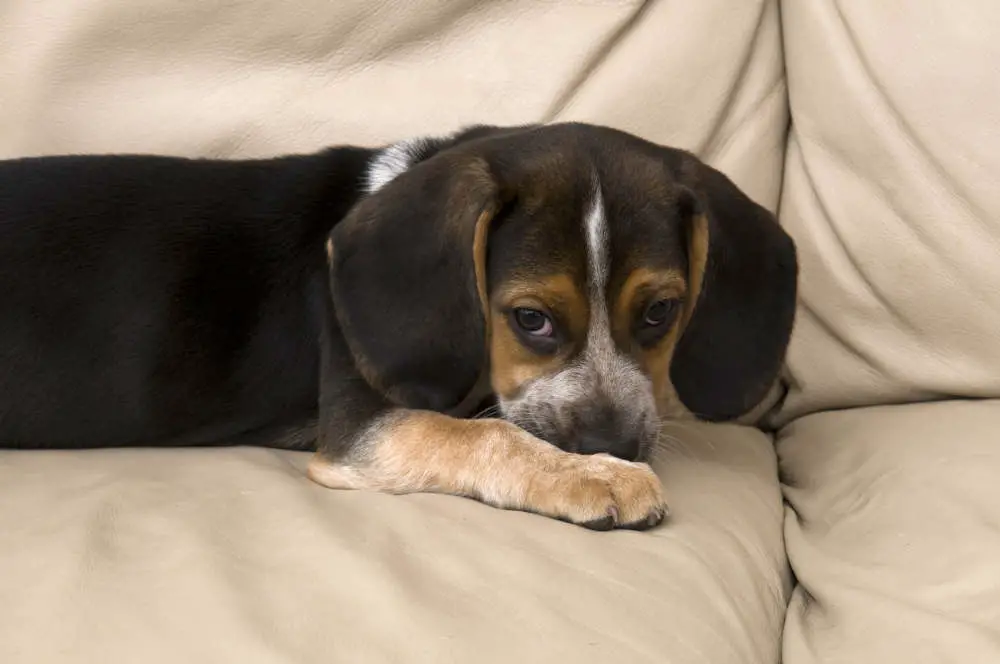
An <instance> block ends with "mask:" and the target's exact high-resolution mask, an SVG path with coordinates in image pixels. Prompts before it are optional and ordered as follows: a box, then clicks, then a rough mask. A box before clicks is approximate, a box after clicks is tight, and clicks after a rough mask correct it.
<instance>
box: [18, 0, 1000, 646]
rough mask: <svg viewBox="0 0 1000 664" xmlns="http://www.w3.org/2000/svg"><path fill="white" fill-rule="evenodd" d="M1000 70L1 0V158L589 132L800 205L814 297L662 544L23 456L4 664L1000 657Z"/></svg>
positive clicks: (371, 7) (318, 1)
mask: <svg viewBox="0 0 1000 664" xmlns="http://www.w3.org/2000/svg"><path fill="white" fill-rule="evenodd" d="M998 63H1000V3H998V2H996V1H995V0H961V1H959V2H943V1H942V0H908V1H907V2H905V3H904V2H888V1H885V2H883V1H871V0H854V1H849V0H841V1H839V2H834V1H833V0H787V1H786V2H783V3H780V6H779V3H778V2H776V1H768V0H754V1H751V0H740V1H736V0H674V1H669V2H668V1H666V0H661V1H658V2H657V1H650V2H639V1H637V0H565V1H556V0H506V1H504V2H500V1H492V2H471V1H468V0H437V1H432V0H419V1H412V2H411V1H408V0H396V1H393V2H388V1H375V0H353V1H350V2H346V1H342V2H329V1H328V0H296V1H295V2H282V1H281V0H259V1H258V0H200V1H198V2H177V1H176V0H73V1H72V2H70V1H68V0H5V2H3V3H2V4H0V156H2V157H13V156H19V155H29V154H43V153H63V152H109V151H117V152H121V151H143V152H160V153H168V154H184V155H214V156H234V157H235V156H247V155H271V154H276V153H281V152H289V151H298V150H310V149H314V148H318V147H320V146H324V145H327V144H330V143H339V142H357V143H364V144H377V143H382V142H385V141H388V140H390V139H395V138H400V137H405V136H409V135H413V134H421V133H425V132H438V131H443V130H448V129H451V128H455V127H458V126H460V125H462V124H465V123H471V122H496V123H520V122H526V121H539V120H562V119H579V120H587V121H592V122H598V123H603V124H609V125H613V126H616V127H620V128H623V129H626V130H630V131H633V132H635V133H638V134H640V135H642V136H645V137H647V138H649V139H652V140H655V141H659V142H662V143H667V144H672V145H677V146H681V147H685V148H689V149H691V150H693V151H695V152H697V153H698V154H700V155H702V156H703V157H704V158H705V159H706V160H708V161H709V162H711V163H712V164H714V165H716V166H718V167H719V168H721V169H722V170H724V171H726V172H727V173H728V174H730V175H731V176H732V177H733V178H734V179H735V180H736V181H737V182H738V183H739V184H740V185H742V186H743V187H744V188H745V189H746V190H747V191H748V192H749V193H750V194H751V195H752V196H753V197H754V198H755V199H757V200H758V201H760V202H761V203H763V204H764V205H767V206H770V207H771V208H772V209H775V210H780V218H781V220H782V222H783V223H784V224H785V225H786V226H787V228H788V229H789V230H790V231H791V232H792V233H793V234H794V236H795V237H796V239H797V241H798V245H799V249H800V255H801V259H802V281H801V307H800V313H799V317H798V323H797V330H796V334H795V337H794V342H793V344H792V347H791V350H790V354H789V361H788V372H787V373H788V378H789V381H790V382H791V384H792V391H791V394H790V396H789V398H788V400H787V403H786V406H785V408H784V409H783V411H782V412H781V414H780V417H779V422H778V423H779V424H780V425H781V426H780V429H779V431H778V433H777V436H776V441H775V439H773V438H772V437H769V436H767V435H765V434H763V433H760V432H759V431H757V430H752V429H749V428H741V427H737V426H696V425H684V426H680V425H677V426H672V427H669V428H668V430H667V431H666V432H665V435H664V440H663V444H662V446H661V449H659V450H658V451H657V454H656V457H655V460H654V461H655V463H654V465H655V468H656V470H657V471H658V472H659V473H660V474H661V475H662V477H663V480H664V482H665V484H666V487H667V489H668V492H669V495H670V499H671V504H672V507H673V514H674V515H675V516H674V520H673V521H672V522H671V523H670V524H669V525H667V526H665V527H663V528H660V529H658V530H655V531H653V532H650V533H635V532H613V533H593V532H588V531H586V530H583V529H580V528H576V527H574V526H570V525H566V524H562V523H558V522H555V521H550V520H546V519H543V518H540V517H536V516H531V515H528V514H520V513H514V512H503V511H499V510H495V509H491V508H488V507H484V506H482V505H480V504H477V503H475V502H472V501H469V500H463V499H459V498H450V497H442V496H431V495H415V496H407V497H389V496H383V495H373V494H367V493H341V492H333V491H328V490H324V489H321V488H319V487H317V486H315V485H313V484H311V483H310V482H308V481H307V480H306V479H305V478H304V476H303V474H302V470H303V466H304V463H305V461H306V458H305V457H304V456H303V455H299V454H283V453H278V452H274V451H270V450H263V449H228V450H197V451H191V450H187V451H184V450H145V451H135V450H114V451H103V452H84V453H64V452H49V453H35V452H31V453H27V452H3V453H0V662H2V663H3V664H47V663H49V662H73V663H76V662H91V663H95V664H105V663H111V662H129V663H132V662H136V663H142V664H156V663H159V662H164V663H166V662H170V663H176V662H197V663H201V662H227V663H228V662H240V663H241V664H252V663H262V664H263V663H268V664H270V663H275V664H277V663H286V662H303V663H306V662H317V663H319V662H435V663H436V662H455V663H467V662H497V663H500V662H503V663H508V662H573V663H582V662H671V663H673V664H689V663H690V664H693V663H699V664H701V663H705V662H708V663H712V664H715V663H718V664H730V663H731V664H757V663H774V662H777V661H779V659H780V658H781V657H782V656H783V657H784V661H785V662H788V663H790V664H812V663H819V662H830V663H833V662H837V663H841V662H843V663H851V664H856V663H867V662H872V663H874V664H895V663H897V662H898V663H906V664H918V663H923V662H935V663H937V662H961V663H963V664H978V663H983V664H991V663H992V664H995V663H997V662H1000V64H998ZM0 223H2V220H0ZM0 289H2V285H0ZM0 371H2V367H0ZM0 409H2V404H0ZM775 443H776V444H775Z"/></svg>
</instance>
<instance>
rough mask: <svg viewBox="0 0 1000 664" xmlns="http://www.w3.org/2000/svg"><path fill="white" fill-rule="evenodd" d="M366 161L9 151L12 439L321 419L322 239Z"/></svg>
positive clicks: (4, 203) (2, 434)
mask: <svg viewBox="0 0 1000 664" xmlns="http://www.w3.org/2000/svg"><path fill="white" fill-rule="evenodd" d="M370 156H371V152H370V151H368V150H363V149H354V148H338V149H334V150H329V151H327V152H324V153H319V154H317V155H309V156H297V157H285V158H280V159H272V160H256V161H217V160H187V159H180V158H171V157H149V156H87V157H72V156H67V157H41V158H32V159H20V160H13V161H7V162H0V284H2V293H0V441H2V444H3V445H4V446H7V447H10V446H14V447H19V446H29V447H42V446H48V447H91V446H116V445H126V444H131V445H134V444H144V443H147V444H164V443H173V444H198V443H208V442H217V441H219V440H224V439H225V438H226V437H227V436H230V435H235V434H238V433H244V432H247V431H252V430H254V429H256V428H258V427H263V426H266V425H269V424H272V423H275V422H283V423H287V422H294V421H295V420H296V419H297V418H299V417H302V418H306V417H310V416H314V412H315V409H316V398H317V397H316V395H317V389H318V388H317V366H318V359H317V353H318V351H317V342H316V338H317V335H318V329H319V323H318V316H319V311H318V309H319V307H320V306H321V305H322V299H321V298H322V297H323V293H324V292H325V288H326V284H325V277H326V271H325V269H324V256H323V242H324V241H325V238H326V236H327V233H328V232H329V230H330V228H331V227H332V226H333V225H334V224H335V223H336V221H337V220H339V219H340V218H341V217H342V216H343V214H344V213H345V212H346V211H347V209H348V208H349V207H350V205H351V204H352V203H353V202H354V200H355V199H356V198H357V196H358V195H359V191H360V187H361V185H362V182H361V180H362V174H363V171H364V168H365V165H366V164H367V162H368V160H369V158H370Z"/></svg>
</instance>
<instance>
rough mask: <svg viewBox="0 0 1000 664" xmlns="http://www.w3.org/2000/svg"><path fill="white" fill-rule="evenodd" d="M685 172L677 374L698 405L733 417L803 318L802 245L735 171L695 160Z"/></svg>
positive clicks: (755, 394) (775, 364)
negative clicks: (685, 265) (684, 273)
mask: <svg viewBox="0 0 1000 664" xmlns="http://www.w3.org/2000/svg"><path fill="white" fill-rule="evenodd" d="M684 171H685V173H684V175H683V176H682V177H681V182H682V184H683V186H682V191H681V196H680V203H679V205H680V206H681V213H682V216H684V217H686V218H687V220H688V224H687V231H688V233H687V236H688V262H689V293H688V298H689V300H688V302H689V304H688V306H687V311H686V313H685V315H686V317H687V320H686V325H685V327H684V329H683V331H682V333H681V338H680V339H679V340H678V343H677V347H676V350H675V351H674V357H673V360H672V363H671V369H670V377H671V381H672V382H673V384H674V388H675V389H676V391H677V395H678V397H679V398H680V400H681V401H682V402H683V403H684V405H685V406H686V407H687V409H688V410H689V411H691V412H692V414H694V415H695V416H697V417H698V418H700V419H704V420H709V421H725V420H732V419H736V418H738V417H740V416H741V415H744V414H746V413H747V412H748V411H750V410H751V409H753V408H754V407H756V406H757V405H758V404H760V402H761V401H762V400H763V399H764V398H765V397H767V395H768V393H769V391H770V390H771V388H772V386H773V385H774V383H775V381H776V380H777V379H778V374H779V372H780V370H781V366H782V363H783V362H784V357H785V350H786V348H787V346H788V340H789V337H790V336H791V332H792V325H793V323H794V318H795V304H796V287H797V280H798V263H797V259H796V252H795V245H794V243H793V242H792V239H791V238H790V237H789V236H788V235H787V234H786V233H785V231H784V230H783V229H782V228H781V226H780V225H779V224H778V222H777V220H776V219H775V218H774V215H772V214H771V213H770V212H768V211H767V210H766V209H765V208H763V207H761V206H760V205H758V204H757V203H755V202H753V201H752V200H750V198H749V197H747V196H746V194H744V193H743V192H742V191H740V189H739V188H738V187H737V186H736V185H735V184H733V182H732V181H731V180H730V179H729V178H728V177H726V176H725V175H723V174H722V173H720V172H719V171H717V170H715V169H713V168H711V167H709V166H706V165H704V164H702V163H701V162H695V160H693V159H691V161H688V162H687V163H686V164H685V168H684Z"/></svg>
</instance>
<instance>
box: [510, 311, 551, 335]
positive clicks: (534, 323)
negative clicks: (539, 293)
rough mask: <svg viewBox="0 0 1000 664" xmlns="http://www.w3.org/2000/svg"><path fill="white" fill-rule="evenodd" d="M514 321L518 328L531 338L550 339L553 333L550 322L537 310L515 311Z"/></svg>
mask: <svg viewBox="0 0 1000 664" xmlns="http://www.w3.org/2000/svg"><path fill="white" fill-rule="evenodd" d="M514 320H515V321H516V322H517V325H518V327H520V328H521V329H522V330H524V331H525V332H527V333H528V334H530V335H531V336H533V337H551V336H552V333H553V331H554V330H553V328H552V320H551V319H550V318H549V317H548V316H546V315H545V314H543V313H542V312H541V311H538V310H537V309H524V308H518V309H515V310H514Z"/></svg>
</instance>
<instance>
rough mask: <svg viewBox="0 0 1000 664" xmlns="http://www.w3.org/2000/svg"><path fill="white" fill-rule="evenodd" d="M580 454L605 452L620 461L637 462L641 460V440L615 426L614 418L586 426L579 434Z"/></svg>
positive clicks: (578, 448) (578, 449)
mask: <svg viewBox="0 0 1000 664" xmlns="http://www.w3.org/2000/svg"><path fill="white" fill-rule="evenodd" d="M577 440H578V447H577V451H578V452H579V453H580V454H598V453H601V452H604V453H606V454H610V455H612V456H616V457H618V458H619V459H625V460H626V461H635V460H636V459H638V458H639V448H640V447H641V445H640V444H639V438H638V437H637V436H635V435H633V434H632V433H629V432H626V431H623V430H622V428H621V427H618V426H615V423H614V420H613V418H608V420H605V421H603V422H601V423H599V424H595V425H591V426H584V427H582V428H581V430H580V432H579V433H578V434H577Z"/></svg>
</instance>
